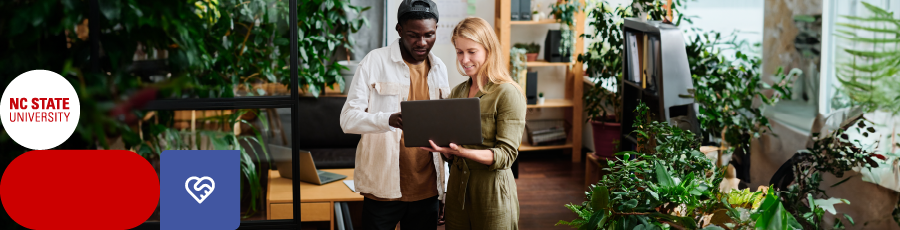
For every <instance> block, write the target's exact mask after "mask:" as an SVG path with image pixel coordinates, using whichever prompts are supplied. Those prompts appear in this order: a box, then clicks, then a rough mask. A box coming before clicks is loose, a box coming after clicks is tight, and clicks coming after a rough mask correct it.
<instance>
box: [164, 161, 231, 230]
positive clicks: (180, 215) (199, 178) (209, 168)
mask: <svg viewBox="0 0 900 230" xmlns="http://www.w3.org/2000/svg"><path fill="white" fill-rule="evenodd" d="M240 164H241V152H240V151H239V150H167V151H163V152H162V154H161V155H160V170H159V171H160V180H159V183H160V185H159V189H160V193H159V199H160V202H159V206H160V207H159V208H160V211H159V215H160V218H159V219H160V220H159V221H160V229H163V230H168V229H214V230H220V229H228V230H231V229H237V228H238V227H239V226H240V224H241V218H240V214H241V210H240V209H241V165H240Z"/></svg>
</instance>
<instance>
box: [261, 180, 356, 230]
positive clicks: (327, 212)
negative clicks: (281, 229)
mask: <svg viewBox="0 0 900 230" xmlns="http://www.w3.org/2000/svg"><path fill="white" fill-rule="evenodd" d="M322 171H326V172H332V173H337V174H341V175H346V176H347V178H345V179H344V180H353V169H324V170H322ZM342 181H343V180H341V181H335V182H331V183H328V184H325V185H314V184H310V183H306V182H302V181H299V183H300V221H301V222H308V221H329V222H331V229H334V202H346V201H363V196H362V195H359V193H355V192H352V191H350V189H349V188H347V185H345V184H344V183H343V182H342ZM291 183H292V181H291V179H287V178H282V177H281V176H280V175H279V174H278V171H277V170H270V171H269V193H268V194H266V207H268V209H267V210H268V211H267V212H266V218H267V219H269V220H278V219H292V218H294V197H293V196H294V194H293V192H292V189H291Z"/></svg>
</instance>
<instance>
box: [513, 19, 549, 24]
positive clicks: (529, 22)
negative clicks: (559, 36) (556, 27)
mask: <svg viewBox="0 0 900 230" xmlns="http://www.w3.org/2000/svg"><path fill="white" fill-rule="evenodd" d="M509 24H510V25H546V24H559V21H557V20H556V19H543V20H539V21H509Z"/></svg>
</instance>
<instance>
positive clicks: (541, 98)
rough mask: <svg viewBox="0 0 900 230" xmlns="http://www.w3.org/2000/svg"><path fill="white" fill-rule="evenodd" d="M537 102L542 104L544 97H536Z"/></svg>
mask: <svg viewBox="0 0 900 230" xmlns="http://www.w3.org/2000/svg"><path fill="white" fill-rule="evenodd" d="M537 104H538V105H543V104H544V98H543V97H539V98H538V101H537Z"/></svg>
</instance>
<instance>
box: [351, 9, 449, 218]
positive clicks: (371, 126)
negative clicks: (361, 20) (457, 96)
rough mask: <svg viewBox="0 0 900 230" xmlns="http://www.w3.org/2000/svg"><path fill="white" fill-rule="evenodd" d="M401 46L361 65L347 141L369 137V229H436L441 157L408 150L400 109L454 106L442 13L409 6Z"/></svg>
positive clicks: (365, 154)
mask: <svg viewBox="0 0 900 230" xmlns="http://www.w3.org/2000/svg"><path fill="white" fill-rule="evenodd" d="M397 18H398V20H397V25H396V30H397V32H398V33H399V34H400V38H399V39H397V40H395V41H394V42H393V43H392V44H391V45H390V46H388V47H382V48H379V49H376V50H373V51H372V52H369V54H367V55H366V57H365V58H363V59H362V61H360V63H359V67H358V69H357V71H356V74H355V75H354V76H353V81H352V83H351V85H350V90H349V92H348V94H347V101H346V102H345V103H344V107H343V108H342V109H341V128H342V129H343V130H344V132H345V133H358V134H362V139H360V141H359V146H357V149H356V169H355V171H354V175H353V176H354V183H355V186H356V189H357V190H358V191H359V192H360V193H361V194H362V195H363V196H364V197H365V200H364V202H363V217H362V222H363V223H362V224H363V226H364V228H365V229H394V227H395V226H397V222H400V227H401V228H402V229H436V228H437V224H438V215H439V214H438V210H439V206H440V205H439V203H440V199H441V198H442V197H443V192H444V181H445V180H444V178H446V173H445V171H444V167H445V166H444V162H443V159H442V158H441V157H440V156H439V155H437V154H438V153H429V152H427V151H424V150H421V149H419V148H407V147H404V142H403V141H404V139H403V130H402V129H403V119H402V117H401V116H400V102H401V101H414V100H436V99H444V98H447V95H449V93H450V85H449V83H448V82H447V67H446V66H445V65H444V63H443V62H442V61H441V59H440V58H438V57H437V56H436V55H434V54H432V53H431V48H432V46H434V42H435V40H436V38H437V36H436V35H435V33H436V32H437V22H438V10H437V5H435V3H434V2H432V1H431V0H404V1H403V2H402V3H401V4H400V8H399V10H398V11H397Z"/></svg>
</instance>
